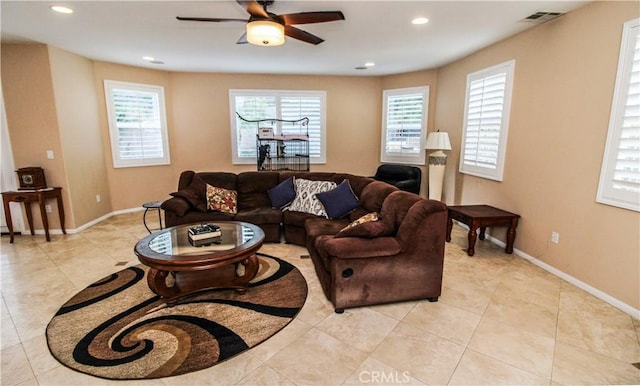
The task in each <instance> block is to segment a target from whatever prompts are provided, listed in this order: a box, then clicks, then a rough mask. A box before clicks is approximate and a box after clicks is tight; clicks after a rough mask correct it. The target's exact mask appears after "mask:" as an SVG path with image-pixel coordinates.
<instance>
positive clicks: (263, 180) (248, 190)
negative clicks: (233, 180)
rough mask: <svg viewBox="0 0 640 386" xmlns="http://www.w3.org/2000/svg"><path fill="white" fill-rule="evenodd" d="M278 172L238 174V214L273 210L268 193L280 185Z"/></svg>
mask: <svg viewBox="0 0 640 386" xmlns="http://www.w3.org/2000/svg"><path fill="white" fill-rule="evenodd" d="M278 182H279V181H278V172H265V171H261V172H258V171H255V172H254V171H251V172H242V173H240V174H238V185H237V187H236V188H228V187H226V186H222V185H215V184H211V185H215V186H222V187H223V188H227V189H234V190H237V191H238V212H243V211H245V210H251V209H256V208H271V207H272V206H271V199H270V198H269V194H268V193H267V191H268V190H269V189H271V188H273V187H274V186H276V185H278Z"/></svg>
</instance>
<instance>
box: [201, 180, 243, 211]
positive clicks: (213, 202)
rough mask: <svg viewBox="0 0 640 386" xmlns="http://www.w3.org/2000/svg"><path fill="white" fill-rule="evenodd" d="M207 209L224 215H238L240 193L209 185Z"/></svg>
mask: <svg viewBox="0 0 640 386" xmlns="http://www.w3.org/2000/svg"><path fill="white" fill-rule="evenodd" d="M207 209H209V210H215V211H218V212H224V213H232V214H235V213H237V212H238V192H236V191H235V190H229V189H224V188H217V187H215V186H211V185H209V184H207Z"/></svg>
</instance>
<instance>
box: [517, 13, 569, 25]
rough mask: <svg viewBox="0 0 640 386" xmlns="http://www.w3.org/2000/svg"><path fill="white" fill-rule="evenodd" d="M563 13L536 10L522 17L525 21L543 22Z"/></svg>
mask: <svg viewBox="0 0 640 386" xmlns="http://www.w3.org/2000/svg"><path fill="white" fill-rule="evenodd" d="M562 15H564V12H546V11H538V12H536V13H534V14H533V15H529V16H527V17H525V18H524V20H525V21H530V22H533V23H544V22H547V21H549V20H553V19H555V18H557V17H560V16H562Z"/></svg>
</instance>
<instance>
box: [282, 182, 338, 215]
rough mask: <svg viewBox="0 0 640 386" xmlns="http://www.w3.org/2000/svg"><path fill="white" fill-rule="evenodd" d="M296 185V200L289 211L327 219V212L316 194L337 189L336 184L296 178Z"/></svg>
mask: <svg viewBox="0 0 640 386" xmlns="http://www.w3.org/2000/svg"><path fill="white" fill-rule="evenodd" d="M295 183H296V198H295V199H294V200H293V202H292V203H291V205H290V206H289V207H288V208H287V209H288V210H291V211H296V212H304V213H309V214H313V215H316V216H321V217H327V212H326V211H325V210H324V207H323V206H322V203H321V202H320V201H319V200H318V198H317V197H316V194H317V193H322V192H326V191H329V190H331V189H335V187H336V186H337V185H336V183H335V182H333V181H311V180H305V179H302V178H296V180H295Z"/></svg>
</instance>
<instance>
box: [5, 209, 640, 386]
mask: <svg viewBox="0 0 640 386" xmlns="http://www.w3.org/2000/svg"><path fill="white" fill-rule="evenodd" d="M141 216H142V214H141V213H131V214H123V215H118V216H114V217H111V218H109V219H108V220H105V221H103V222H101V223H100V224H97V225H95V226H93V227H91V228H89V229H87V230H85V231H83V232H80V233H78V234H72V235H66V236H63V235H54V236H52V240H51V242H49V243H47V242H45V240H44V237H43V236H17V237H16V241H15V243H14V244H9V242H8V237H7V236H3V237H2V238H1V239H2V241H1V245H0V246H1V257H0V270H1V274H2V276H1V279H2V284H1V289H2V292H1V298H2V304H1V305H0V307H1V308H0V315H1V317H2V318H1V321H0V323H1V327H2V328H1V330H2V335H1V340H0V349H1V360H2V361H1V366H0V371H1V378H0V384H2V385H36V384H37V385H70V384H77V385H94V384H110V383H116V382H115V381H107V380H103V379H99V378H94V377H90V376H87V375H83V374H80V373H77V372H75V371H72V370H69V369H67V368H66V367H64V366H62V365H60V364H59V363H58V362H57V361H56V360H55V359H53V358H52V357H51V355H50V354H49V351H48V349H47V345H46V340H45V337H44V331H45V328H46V325H47V323H48V322H49V320H50V319H51V317H52V316H53V314H54V313H55V312H56V311H57V309H58V308H59V306H60V305H61V304H63V303H64V302H65V301H66V300H67V299H68V298H70V297H71V296H72V295H73V294H75V293H76V292H77V291H79V290H81V289H82V288H84V287H85V286H87V285H88V284H91V283H92V282H94V281H96V280H97V279H100V278H102V277H104V276H106V275H107V274H109V273H111V272H114V271H117V270H119V269H121V268H122V267H121V266H119V264H120V265H122V264H126V265H132V264H137V263H138V262H137V260H136V257H135V255H134V254H133V246H134V244H135V243H136V242H137V240H138V239H139V238H141V237H143V236H145V235H146V234H147V232H146V230H145V229H144V227H143V226H142V222H141ZM150 217H152V216H150ZM465 243H466V234H465V232H464V230H463V229H462V228H458V227H456V228H454V234H453V241H452V243H451V244H447V247H446V258H445V272H444V283H443V290H442V296H441V298H440V301H439V302H437V303H429V302H426V301H419V302H406V303H398V304H392V305H384V306H375V307H365V308H358V309H350V310H347V311H346V312H345V313H344V314H342V315H338V314H335V313H334V312H333V309H332V308H331V305H330V303H329V302H328V301H327V300H326V299H325V298H324V296H323V294H322V290H321V289H320V286H319V283H318V280H317V278H316V276H315V273H314V271H313V267H312V265H311V261H310V260H308V259H300V255H302V254H306V250H305V249H304V248H301V247H297V246H293V245H286V244H265V245H264V246H263V248H262V251H263V252H264V253H267V254H272V255H275V256H278V257H281V258H284V259H286V260H288V261H290V262H292V263H293V264H294V265H296V266H297V267H298V268H300V270H301V271H302V273H303V274H304V275H305V277H306V279H307V282H308V284H309V297H308V299H307V302H306V304H305V306H304V308H303V309H302V311H301V312H300V314H299V315H298V316H297V317H296V319H295V320H294V321H293V322H291V323H290V324H289V325H288V326H287V327H286V328H285V329H284V330H282V331H281V332H279V333H278V334H276V335H275V336H274V337H272V338H271V339H269V340H267V341H266V342H264V343H263V344H261V345H259V346H258V347H256V348H254V349H252V350H249V351H248V352H246V353H243V354H241V355H239V356H237V357H235V358H232V359H230V360H228V361H226V362H224V363H221V364H219V365H217V366H214V367H212V368H210V369H207V370H203V371H199V372H195V373H191V374H187V375H182V376H178V377H172V378H163V379H157V380H151V381H140V382H118V383H120V384H157V385H233V384H241V385H263V384H264V385H272V384H283V385H340V384H344V385H353V384H367V385H370V384H374V385H375V384H412V385H423V384H425V385H426V384H432V385H440V384H452V385H473V384H476V385H487V384H502V385H559V384H569V385H575V384H580V385H583V384H598V385H601V384H640V370H638V369H636V368H635V367H633V366H632V365H631V363H634V362H640V344H639V336H640V322H639V321H638V320H634V319H633V318H631V317H630V316H629V315H627V314H625V313H623V312H621V311H619V310H618V309H616V308H614V307H612V306H611V305H609V304H607V303H605V302H602V301H600V300H598V299H597V298H595V297H593V296H591V295H589V294H587V293H586V292H584V291H582V290H580V289H578V288H577V287H575V286H573V285H571V284H569V283H567V282H565V281H563V280H561V279H559V278H557V277H555V276H553V275H551V274H549V273H547V272H545V271H543V270H541V269H539V268H537V267H535V266H534V265H532V264H530V263H529V262H527V261H525V260H523V259H521V258H519V257H517V256H512V255H507V254H505V253H503V251H502V250H501V249H500V248H498V247H496V246H494V245H492V244H490V243H489V242H488V241H479V244H478V246H477V248H476V251H477V252H476V255H475V256H474V257H468V256H466V254H465V253H464V252H463V251H462V248H463V246H464V245H465Z"/></svg>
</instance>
